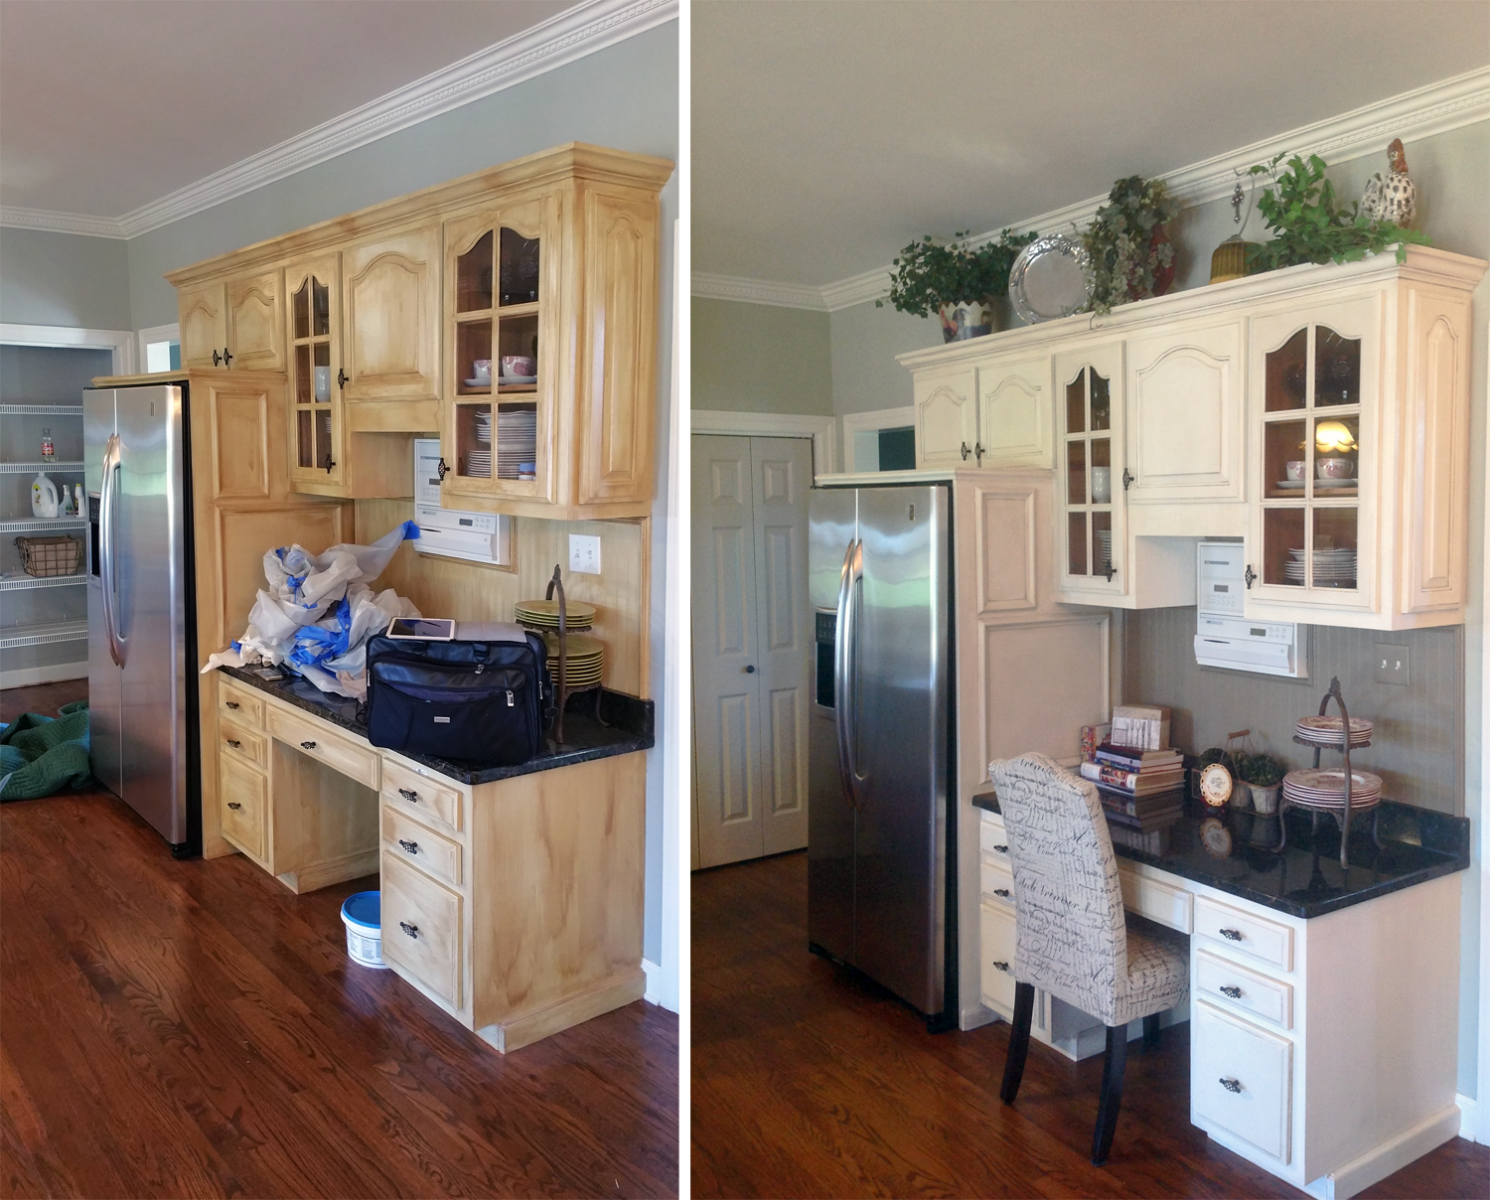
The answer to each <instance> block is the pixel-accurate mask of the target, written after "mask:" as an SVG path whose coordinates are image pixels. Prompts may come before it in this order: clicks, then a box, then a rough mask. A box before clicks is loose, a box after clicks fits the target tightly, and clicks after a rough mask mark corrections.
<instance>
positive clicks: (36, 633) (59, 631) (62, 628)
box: [0, 621, 88, 650]
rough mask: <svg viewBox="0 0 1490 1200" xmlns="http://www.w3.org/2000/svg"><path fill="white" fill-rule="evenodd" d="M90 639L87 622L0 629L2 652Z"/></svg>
mask: <svg viewBox="0 0 1490 1200" xmlns="http://www.w3.org/2000/svg"><path fill="white" fill-rule="evenodd" d="M87 638H88V622H87V621H52V622H50V623H48V624H45V625H13V626H11V627H10V628H9V629H0V650H17V649H19V648H20V647H22V646H46V645H49V644H51V643H52V642H81V641H86V640H87Z"/></svg>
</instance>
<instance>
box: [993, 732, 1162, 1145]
mask: <svg viewBox="0 0 1490 1200" xmlns="http://www.w3.org/2000/svg"><path fill="white" fill-rule="evenodd" d="M989 771H990V773H991V778H992V780H993V786H994V789H995V791H996V792H997V794H998V803H999V808H1000V810H1001V811H1002V812H1003V817H1004V829H1005V832H1006V839H1005V840H1006V841H1007V842H1008V844H1009V862H1010V865H1011V866H1012V867H1013V870H1014V911H1015V917H1016V922H1017V933H1016V940H1015V946H1014V980H1015V991H1014V1028H1013V1032H1012V1033H1011V1034H1010V1037H1009V1057H1008V1059H1007V1060H1006V1062H1005V1064H1004V1084H1003V1088H1002V1090H1001V1092H1000V1095H1001V1096H1002V1097H1003V1099H1004V1101H1005V1103H1013V1101H1014V1097H1015V1096H1016V1095H1017V1094H1018V1092H1019V1081H1020V1078H1021V1077H1022V1076H1023V1074H1024V1061H1025V1057H1026V1055H1027V1054H1028V1052H1029V1045H1030V1019H1031V1016H1032V1015H1033V1011H1034V1003H1035V989H1036V988H1043V989H1044V990H1045V991H1047V992H1049V993H1050V994H1051V995H1052V996H1056V997H1058V998H1059V999H1061V1000H1064V1001H1065V1002H1066V1003H1067V1004H1070V1005H1073V1006H1075V1007H1076V1008H1079V1009H1081V1011H1082V1012H1085V1013H1088V1014H1090V1015H1091V1016H1094V1017H1096V1018H1097V1019H1098V1020H1100V1021H1102V1022H1103V1024H1105V1025H1106V1026H1107V1058H1106V1061H1105V1063H1104V1066H1103V1070H1102V1098H1101V1101H1100V1103H1099V1105H1098V1108H1097V1127H1096V1130H1095V1132H1094V1133H1093V1135H1092V1162H1093V1163H1096V1164H1098V1165H1101V1164H1102V1163H1103V1162H1105V1161H1106V1160H1107V1153H1108V1151H1109V1150H1110V1149H1111V1148H1112V1131H1113V1129H1114V1128H1115V1127H1116V1125H1117V1117H1118V1107H1119V1105H1120V1104H1121V1102H1122V1097H1123V1065H1124V1062H1125V1061H1126V1057H1127V1050H1128V1031H1127V1026H1128V1022H1130V1021H1136V1020H1138V1019H1139V1018H1140V1017H1141V1018H1143V1021H1144V1041H1145V1043H1146V1044H1149V1045H1152V1044H1153V1042H1154V1041H1155V1040H1156V1039H1157V1037H1158V1033H1159V1014H1160V1013H1162V1012H1163V1011H1164V1010H1165V1009H1167V1008H1173V1007H1174V1006H1175V1005H1177V1004H1179V1003H1181V1002H1182V1001H1183V1000H1184V999H1185V996H1186V993H1187V990H1188V980H1189V959H1188V948H1187V946H1186V944H1185V942H1183V941H1180V940H1172V939H1170V938H1167V937H1164V936H1163V934H1164V933H1165V932H1167V931H1162V930H1158V929H1157V928H1156V927H1149V928H1151V929H1153V930H1154V931H1153V932H1149V929H1143V930H1140V929H1139V928H1137V927H1136V926H1134V927H1130V926H1129V925H1128V923H1127V921H1126V919H1125V917H1124V913H1123V893H1122V890H1121V888H1120V887H1119V886H1118V872H1117V859H1116V857H1115V856H1114V854H1113V851H1112V838H1111V836H1110V835H1109V834H1108V832H1107V820H1106V818H1105V817H1104V816H1103V815H1102V804H1101V802H1100V801H1099V800H1098V798H1097V789H1096V788H1095V787H1094V786H1093V785H1092V784H1090V783H1088V782H1087V781H1086V780H1084V779H1082V778H1080V777H1079V776H1076V775H1073V774H1072V773H1071V772H1070V771H1067V770H1066V769H1065V768H1064V767H1062V766H1060V765H1059V764H1058V763H1056V762H1053V761H1052V760H1051V759H1048V758H1046V757H1045V756H1044V755H1043V754H1026V755H1024V756H1023V757H1021V758H1013V759H1006V760H1003V761H1001V762H995V763H993V764H991V766H990V767H989Z"/></svg>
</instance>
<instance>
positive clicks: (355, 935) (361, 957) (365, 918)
mask: <svg viewBox="0 0 1490 1200" xmlns="http://www.w3.org/2000/svg"><path fill="white" fill-rule="evenodd" d="M341 920H342V924H343V925H345V926H346V927H347V953H348V954H350V955H351V956H352V961H353V962H354V963H360V964H361V965H362V966H364V967H377V968H378V969H379V970H386V969H387V967H388V964H387V963H385V962H384V961H383V905H382V902H381V894H380V893H378V892H358V893H357V894H356V895H355V896H348V897H347V899H346V903H344V904H343V905H342V906H341Z"/></svg>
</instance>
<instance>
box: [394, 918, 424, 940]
mask: <svg viewBox="0 0 1490 1200" xmlns="http://www.w3.org/2000/svg"><path fill="white" fill-rule="evenodd" d="M398 927H399V928H400V929H402V930H403V931H404V932H405V933H407V934H408V935H409V936H410V937H411V938H416V937H418V936H419V926H417V925H410V924H409V923H408V922H407V921H400V922H399V923H398Z"/></svg>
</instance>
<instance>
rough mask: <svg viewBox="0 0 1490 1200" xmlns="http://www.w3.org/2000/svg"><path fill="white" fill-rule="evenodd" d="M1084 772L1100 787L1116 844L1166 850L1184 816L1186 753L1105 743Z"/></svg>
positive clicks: (1083, 775) (1083, 766) (1100, 794)
mask: <svg viewBox="0 0 1490 1200" xmlns="http://www.w3.org/2000/svg"><path fill="white" fill-rule="evenodd" d="M1081 774H1082V777H1083V778H1084V779H1090V780H1091V781H1092V782H1093V783H1095V784H1096V785H1097V794H1098V796H1099V797H1100V798H1101V800H1102V808H1103V811H1104V812H1105V814H1106V816H1107V826H1108V829H1109V831H1110V832H1111V834H1112V839H1113V841H1115V842H1118V843H1120V844H1122V845H1127V846H1132V847H1134V848H1135V849H1138V850H1146V851H1148V852H1149V853H1151V854H1162V853H1163V852H1164V848H1165V844H1166V843H1167V841H1168V838H1167V834H1168V831H1169V827H1170V826H1171V825H1173V824H1174V823H1175V822H1176V821H1178V820H1179V819H1180V816H1181V815H1182V814H1183V812H1184V806H1185V759H1184V755H1182V754H1181V753H1180V752H1179V751H1178V750H1173V749H1154V750H1144V749H1139V748H1138V747H1135V746H1123V745H1119V744H1117V743H1115V742H1103V743H1102V744H1101V745H1099V746H1098V747H1097V748H1096V751H1095V753H1094V755H1093V758H1092V761H1090V762H1084V763H1082V764H1081Z"/></svg>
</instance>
